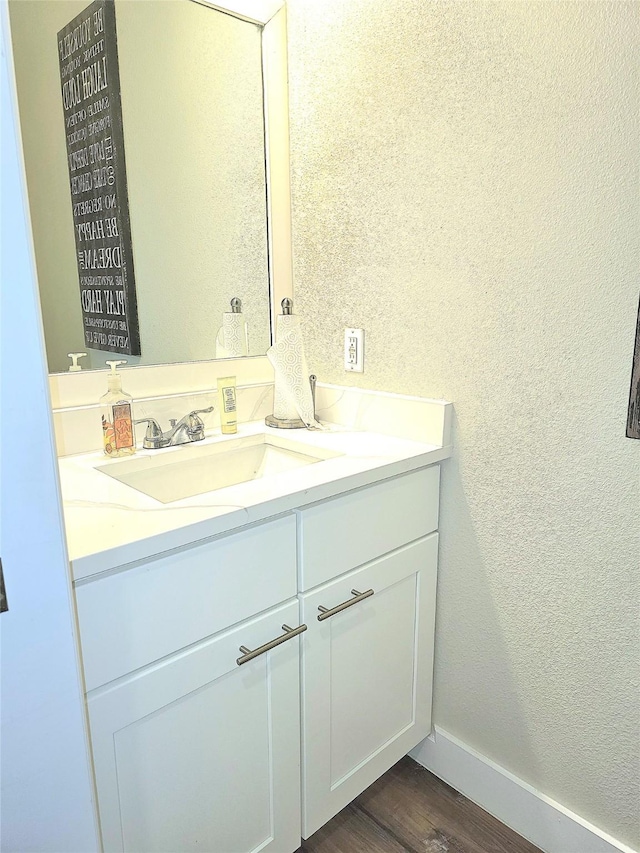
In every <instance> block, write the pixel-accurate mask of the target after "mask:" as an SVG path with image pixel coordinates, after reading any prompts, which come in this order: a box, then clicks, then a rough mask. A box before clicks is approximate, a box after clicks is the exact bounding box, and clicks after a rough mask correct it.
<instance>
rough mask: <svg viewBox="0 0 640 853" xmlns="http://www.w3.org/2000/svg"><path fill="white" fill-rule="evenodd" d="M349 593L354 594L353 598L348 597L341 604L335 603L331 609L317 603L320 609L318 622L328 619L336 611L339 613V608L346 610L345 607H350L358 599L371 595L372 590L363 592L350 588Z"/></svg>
mask: <svg viewBox="0 0 640 853" xmlns="http://www.w3.org/2000/svg"><path fill="white" fill-rule="evenodd" d="M351 595H353V596H355V598H350V599H349V601H343V602H342V604H336V606H335V607H332V608H331V610H327V608H326V607H323V606H322V605H321V604H319V605H318V610H319V611H320V615H319V616H318V622H322V620H323V619H328V618H329V616H335V614H336V613H340V611H341V610H346V609H347V607H352V606H353V605H354V604H357V603H358V602H359V601H364V599H365V598H369V596H371V595H373V590H372V589H367V590H365V592H358V590H357V589H352V590H351Z"/></svg>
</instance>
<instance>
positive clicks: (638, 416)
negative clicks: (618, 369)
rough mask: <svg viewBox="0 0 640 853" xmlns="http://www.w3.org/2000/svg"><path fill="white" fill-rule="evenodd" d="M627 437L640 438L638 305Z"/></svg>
mask: <svg viewBox="0 0 640 853" xmlns="http://www.w3.org/2000/svg"><path fill="white" fill-rule="evenodd" d="M627 436H628V437H629V438H640V305H638V320H637V323H636V345H635V348H634V351H633V366H632V368H631V390H630V391H629V412H628V414H627Z"/></svg>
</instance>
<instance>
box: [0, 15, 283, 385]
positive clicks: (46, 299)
mask: <svg viewBox="0 0 640 853" xmlns="http://www.w3.org/2000/svg"><path fill="white" fill-rule="evenodd" d="M234 2H235V6H236V8H235V9H233V10H229V9H228V8H227V9H226V11H223V10H221V8H220V6H218V5H217V4H216V5H215V6H214V4H209V3H206V2H201V0H200V1H199V0H136V2H131V0H115V10H116V26H117V38H118V58H119V68H120V88H121V101H122V121H123V130H124V147H125V158H126V174H127V183H128V199H129V213H130V221H131V236H132V246H133V261H134V272H135V282H136V292H137V298H138V317H139V328H140V339H141V349H142V355H141V356H140V357H134V356H126V358H127V361H128V363H129V365H135V364H143V365H149V364H163V363H175V362H185V361H196V360H208V359H212V358H215V357H216V339H217V338H218V347H217V354H218V355H221V354H222V355H224V354H226V352H227V351H226V350H225V349H224V348H223V347H221V344H222V345H223V344H224V341H223V339H222V336H221V335H220V336H219V335H218V333H219V330H221V327H222V325H223V313H225V312H231V307H230V301H231V299H232V298H234V297H237V298H239V299H240V300H241V302H242V312H243V317H244V319H245V321H246V324H247V329H248V354H249V355H264V353H265V352H266V350H267V348H268V346H269V345H270V342H271V306H272V305H273V304H274V302H275V301H276V300H278V302H279V300H280V298H281V297H282V296H283V295H288V294H289V293H290V288H291V272H290V266H291V264H290V245H289V241H290V236H289V214H288V204H289V199H288V194H289V186H288V148H287V139H286V135H287V134H286V131H287V127H286V124H287V122H286V66H284V71H283V62H286V59H283V55H284V21H283V14H284V10H283V9H282V3H281V2H279V0H277V2H276V0H229V3H234ZM248 4H251V5H252V7H253V8H252V10H251V15H247V14H244V12H243V6H244V7H245V8H246V7H247V5H248ZM87 5H89V4H88V2H87V0H10V2H9V14H10V21H11V33H12V41H13V49H14V61H15V69H16V81H17V89H18V104H19V111H20V121H21V129H22V137H23V147H24V154H25V166H26V174H27V187H28V195H29V204H30V211H31V220H32V230H33V237H34V245H35V255H36V267H37V273H38V281H39V287H40V297H41V303H42V313H43V322H44V332H45V341H46V348H47V358H48V363H49V370H50V371H51V372H58V371H66V370H67V369H68V367H69V364H70V361H69V359H68V357H67V353H69V352H73V351H80V352H87V354H88V355H87V357H86V358H84V359H83V360H82V361H81V364H82V367H83V369H86V368H87V367H90V368H104V365H105V361H106V359H108V358H113V357H117V356H113V355H112V354H111V353H109V352H106V351H101V350H97V349H87V345H86V344H85V340H84V334H83V321H82V314H81V307H80V293H79V283H78V282H79V279H78V270H77V264H76V247H75V242H74V231H73V228H74V225H73V219H72V201H71V193H70V187H69V170H68V164H67V152H66V147H65V132H66V131H65V126H64V118H63V111H62V101H61V81H60V71H59V64H58V52H57V33H58V32H59V30H60V29H62V28H63V27H64V26H66V25H67V24H68V23H69V22H70V21H71V20H72V19H73V18H74V17H75V16H76V15H78V14H79V13H80V12H82V11H83V10H84V9H86V7H87ZM256 10H260V11H259V12H258V14H256ZM274 13H278V14H274ZM252 15H253V17H252ZM260 15H261V16H262V17H261V18H260ZM281 16H282V20H279V21H278V23H277V27H276V26H275V25H274V22H275V21H276V19H277V18H280V17H281ZM274 140H275V143H274Z"/></svg>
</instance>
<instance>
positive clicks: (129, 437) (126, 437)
mask: <svg viewBox="0 0 640 853" xmlns="http://www.w3.org/2000/svg"><path fill="white" fill-rule="evenodd" d="M126 363H127V362H126V361H108V362H107V364H108V365H109V367H110V368H111V373H109V374H108V376H107V386H108V391H107V393H106V394H105V395H104V396H102V397H100V406H101V409H102V440H103V447H104V452H105V453H106V454H107V456H131V455H132V454H133V453H135V452H136V440H135V434H134V431H133V414H132V410H131V408H132V403H133V399H132V397H131V395H130V394H127V393H126V392H125V391H123V390H122V378H121V376H120V374H119V373H116V367H117V366H118V365H119V364H126Z"/></svg>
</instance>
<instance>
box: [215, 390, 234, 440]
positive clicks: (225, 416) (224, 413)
mask: <svg viewBox="0 0 640 853" xmlns="http://www.w3.org/2000/svg"><path fill="white" fill-rule="evenodd" d="M218 402H219V404H220V427H221V429H222V432H223V433H224V434H225V435H231V434H232V433H234V432H238V413H237V412H236V377H235V376H224V377H221V378H220V379H218Z"/></svg>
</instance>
